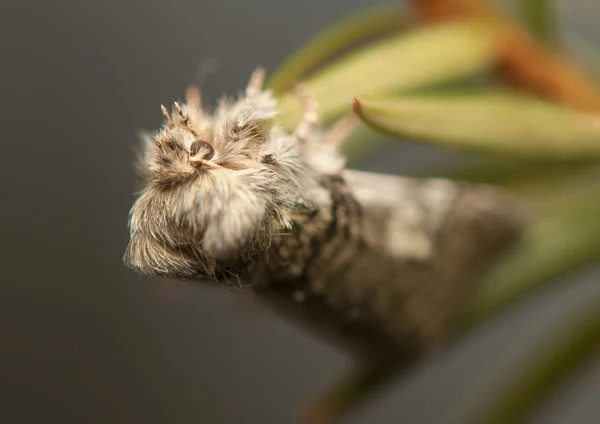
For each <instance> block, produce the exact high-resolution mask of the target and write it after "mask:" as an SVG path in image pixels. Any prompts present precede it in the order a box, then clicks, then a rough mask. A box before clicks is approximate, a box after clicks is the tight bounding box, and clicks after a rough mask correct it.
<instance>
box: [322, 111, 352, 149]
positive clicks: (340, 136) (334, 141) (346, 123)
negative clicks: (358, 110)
mask: <svg viewBox="0 0 600 424" xmlns="http://www.w3.org/2000/svg"><path fill="white" fill-rule="evenodd" d="M359 122H360V120H359V119H358V117H357V116H356V114H355V113H354V112H350V113H348V114H347V115H345V116H343V117H341V118H340V119H338V120H337V121H336V122H335V123H334V124H333V125H332V126H331V128H330V129H329V131H327V134H326V135H325V144H329V145H330V146H332V147H334V148H336V149H340V148H341V147H342V145H343V144H344V142H345V141H346V140H347V139H348V137H350V134H352V133H353V132H354V130H355V129H356V127H357V126H358V123H359Z"/></svg>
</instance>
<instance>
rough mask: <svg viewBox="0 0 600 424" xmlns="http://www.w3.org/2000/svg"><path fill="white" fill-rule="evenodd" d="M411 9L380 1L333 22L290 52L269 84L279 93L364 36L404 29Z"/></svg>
mask: <svg viewBox="0 0 600 424" xmlns="http://www.w3.org/2000/svg"><path fill="white" fill-rule="evenodd" d="M409 20H410V19H409V13H408V11H407V10H406V7H404V5H400V4H399V3H397V2H394V3H391V4H387V5H378V6H376V7H373V8H370V9H368V10H365V11H362V12H360V13H359V14H357V15H354V16H352V17H350V18H348V19H346V20H344V21H342V22H340V23H338V24H337V25H333V26H331V27H329V28H328V29H326V30H325V31H323V32H322V33H321V34H319V35H317V36H316V37H315V38H313V39H312V40H310V41H309V42H308V43H307V44H306V45H305V46H303V47H302V48H301V49H300V50H298V51H297V52H296V53H294V54H293V55H292V56H290V57H289V58H288V59H287V60H286V61H285V62H284V63H283V64H282V65H281V66H280V67H279V68H278V69H276V70H275V72H274V73H273V74H272V75H271V77H270V78H269V81H268V82H267V88H270V89H272V90H273V92H274V93H275V94H277V95H279V94H282V93H283V92H285V91H286V90H289V89H290V88H291V87H292V86H293V84H294V83H295V82H296V80H297V79H299V78H301V77H303V76H305V75H306V73H307V72H309V71H311V70H313V69H315V68H316V67H317V66H319V65H321V64H322V63H323V62H325V61H326V60H327V59H329V58H331V57H332V56H334V55H335V54H336V53H339V52H340V51H342V50H346V49H347V48H349V47H350V46H352V45H354V44H357V43H360V42H362V41H364V40H367V39H371V38H374V37H378V36H381V35H384V34H388V33H391V32H394V31H400V30H401V29H402V28H404V27H406V25H407V24H408V22H409Z"/></svg>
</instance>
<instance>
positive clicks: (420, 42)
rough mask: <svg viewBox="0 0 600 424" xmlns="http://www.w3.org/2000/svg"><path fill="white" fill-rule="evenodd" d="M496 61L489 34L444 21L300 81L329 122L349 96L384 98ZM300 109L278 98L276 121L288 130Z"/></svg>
mask: <svg viewBox="0 0 600 424" xmlns="http://www.w3.org/2000/svg"><path fill="white" fill-rule="evenodd" d="M496 60H497V55H496V49H495V43H494V35H493V34H492V33H491V32H490V29H489V28H488V27H487V26H484V25H482V24H479V23H475V22H471V21H461V22H452V23H444V24H440V25H436V26H429V27H426V28H420V29H416V30H413V31H410V32H408V33H406V34H402V35H397V36H393V37H389V38H386V39H384V40H382V41H379V42H377V43H372V44H369V45H367V46H366V47H364V48H362V49H360V50H358V51H356V52H354V53H353V54H350V55H346V56H345V57H343V58H341V59H339V60H338V61H336V62H334V63H333V64H331V65H330V66H328V67H326V68H324V69H322V70H320V71H319V72H318V73H316V74H315V75H313V76H312V77H311V78H309V79H308V80H307V81H304V82H305V84H306V85H307V86H308V88H309V89H310V90H311V92H312V93H313V95H314V96H315V98H316V99H317V101H318V102H319V104H320V114H321V117H322V119H323V120H324V121H329V120H331V119H333V118H335V117H338V116H340V115H342V114H343V113H344V112H347V111H349V110H350V107H351V101H352V98H353V96H367V97H378V96H389V95H390V94H391V93H394V92H400V91H409V90H416V89H419V88H423V87H428V86H433V85H438V84H442V83H445V82H448V81H455V80H459V79H464V78H467V77H472V76H474V75H478V74H481V73H483V72H484V71H485V70H489V69H490V68H491V67H492V66H493V65H494V64H495V63H496ZM301 115H302V107H301V104H300V101H299V100H298V98H297V96H296V95H295V94H294V93H287V94H286V95H284V96H283V97H282V98H281V99H280V103H279V117H280V120H281V122H282V123H283V125H284V126H285V127H286V128H288V129H291V128H293V127H294V126H295V125H296V123H297V122H298V120H299V119H300V116H301Z"/></svg>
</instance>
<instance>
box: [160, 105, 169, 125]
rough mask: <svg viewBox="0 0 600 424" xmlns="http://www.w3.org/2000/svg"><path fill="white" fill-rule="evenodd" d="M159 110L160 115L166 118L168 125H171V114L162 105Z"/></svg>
mask: <svg viewBox="0 0 600 424" xmlns="http://www.w3.org/2000/svg"><path fill="white" fill-rule="evenodd" d="M160 111H161V112H162V115H163V116H164V117H165V119H166V120H167V123H168V124H169V125H171V115H169V111H168V110H167V108H166V107H165V106H164V105H160Z"/></svg>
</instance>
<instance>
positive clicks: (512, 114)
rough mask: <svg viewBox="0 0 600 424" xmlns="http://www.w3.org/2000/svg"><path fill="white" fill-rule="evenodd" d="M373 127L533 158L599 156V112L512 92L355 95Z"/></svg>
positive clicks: (453, 145) (357, 107)
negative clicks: (360, 97) (372, 97)
mask: <svg viewBox="0 0 600 424" xmlns="http://www.w3.org/2000/svg"><path fill="white" fill-rule="evenodd" d="M355 111H356V112H357V113H358V115H359V116H360V117H361V118H362V120H363V121H364V122H365V123H366V124H367V125H369V126H371V127H372V128H374V129H377V130H380V131H382V132H385V133H388V134H392V135H395V136H399V137H407V138H411V139H415V140H420V141H424V142H429V143H431V144H436V145H440V146H445V147H451V148H461V149H467V150H474V151H480V152H486V153H502V154H509V155H515V156H516V155H520V156H529V157H535V158H538V159H540V158H566V159H589V158H590V156H595V157H600V117H597V116H592V115H584V114H582V113H578V112H576V111H574V110H572V109H569V108H566V107H563V106H560V105H556V104H553V103H550V102H547V101H543V100H540V99H537V98H535V97H531V96H529V95H525V94H519V93H516V92H501V91H480V92H476V93H471V94H465V93H457V94H455V95H444V96H439V95H438V96H431V95H429V96H423V95H421V96H406V97H400V98H397V99H393V100H379V101H377V100H376V101H367V100H358V99H356V100H355Z"/></svg>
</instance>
